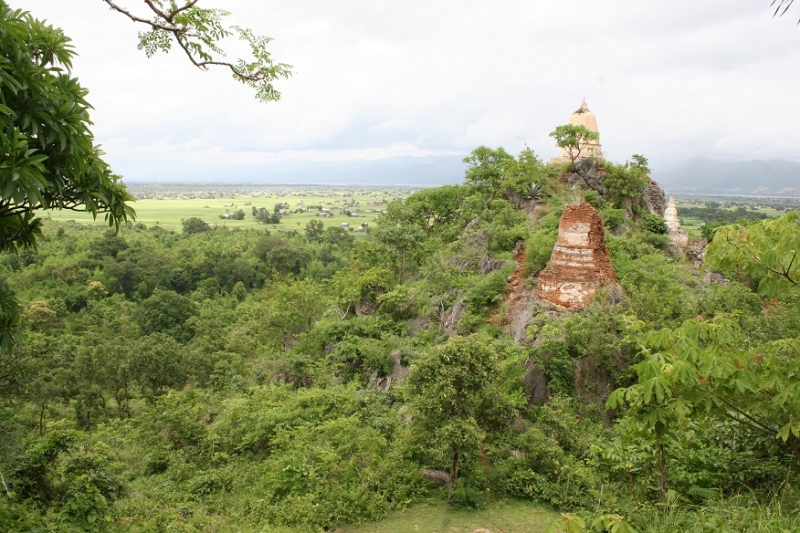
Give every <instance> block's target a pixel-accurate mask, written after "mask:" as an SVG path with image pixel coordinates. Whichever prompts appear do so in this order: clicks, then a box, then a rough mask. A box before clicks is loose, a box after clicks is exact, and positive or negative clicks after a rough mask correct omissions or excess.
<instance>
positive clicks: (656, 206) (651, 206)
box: [642, 180, 666, 217]
mask: <svg viewBox="0 0 800 533" xmlns="http://www.w3.org/2000/svg"><path fill="white" fill-rule="evenodd" d="M642 201H643V202H644V205H645V206H647V210H648V211H650V212H651V213H653V214H654V215H658V216H660V217H663V216H664V204H665V203H666V195H665V194H664V190H663V189H662V188H661V187H659V186H658V183H656V182H655V181H653V180H650V184H649V185H648V186H647V187H645V189H644V191H642Z"/></svg>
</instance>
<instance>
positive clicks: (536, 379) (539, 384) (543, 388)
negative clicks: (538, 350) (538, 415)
mask: <svg viewBox="0 0 800 533" xmlns="http://www.w3.org/2000/svg"><path fill="white" fill-rule="evenodd" d="M522 386H523V389H524V390H525V395H526V396H527V397H528V401H529V402H530V403H531V405H541V404H543V403H547V400H549V399H550V386H549V382H548V379H547V375H546V374H545V373H544V372H542V371H541V370H540V369H539V368H537V367H536V363H535V362H534V361H533V359H531V358H528V360H527V361H526V362H525V373H524V374H522Z"/></svg>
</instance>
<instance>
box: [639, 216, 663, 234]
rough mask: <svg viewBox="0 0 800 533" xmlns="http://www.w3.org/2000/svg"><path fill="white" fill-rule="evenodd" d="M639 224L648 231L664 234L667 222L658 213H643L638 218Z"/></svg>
mask: <svg viewBox="0 0 800 533" xmlns="http://www.w3.org/2000/svg"><path fill="white" fill-rule="evenodd" d="M639 224H641V226H642V228H644V230H645V231H649V232H650V233H657V234H664V233H666V232H667V223H666V222H665V221H664V219H663V218H661V217H660V216H658V215H653V214H650V215H645V216H643V217H642V218H641V219H640V220H639Z"/></svg>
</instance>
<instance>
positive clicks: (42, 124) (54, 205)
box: [0, 0, 135, 251]
mask: <svg viewBox="0 0 800 533" xmlns="http://www.w3.org/2000/svg"><path fill="white" fill-rule="evenodd" d="M69 42H70V40H69V38H67V37H66V36H65V35H64V33H63V32H62V31H61V30H60V29H57V28H53V27H52V26H48V25H46V24H44V23H43V22H41V21H38V20H36V19H34V18H33V17H31V16H30V15H29V14H28V13H25V12H23V11H12V10H11V9H10V8H9V7H8V5H7V4H6V3H5V1H3V0H0V48H2V51H3V53H2V57H1V58H0V153H2V154H3V160H2V164H0V182H1V183H2V184H3V185H2V188H1V189H0V250H10V251H17V250H19V249H20V248H30V247H33V246H35V244H36V239H37V238H38V237H39V236H40V235H41V219H39V218H37V217H36V212H37V211H39V210H46V209H72V210H75V211H88V212H90V213H91V214H92V215H93V216H94V217H97V215H98V214H100V213H105V218H106V220H107V221H108V223H109V225H111V226H115V227H117V228H118V227H119V225H120V223H122V222H124V221H126V220H128V219H129V218H133V217H134V215H135V213H134V211H133V208H132V207H131V206H130V205H129V202H131V201H133V197H132V196H130V194H128V192H127V191H126V189H125V186H124V185H122V183H121V182H120V181H119V177H118V176H115V175H113V174H112V173H111V170H110V169H109V167H108V165H107V164H106V163H105V162H104V161H103V160H102V158H101V156H102V155H103V153H102V152H101V151H100V149H99V148H98V147H97V146H96V145H95V144H94V137H93V136H92V133H91V131H90V130H89V125H90V124H91V121H90V120H89V109H90V105H89V103H88V102H87V101H86V100H85V96H86V94H87V91H86V89H84V88H83V87H81V86H80V84H79V83H78V80H77V79H76V78H73V77H71V75H70V69H71V68H72V57H73V55H74V52H73V51H72V48H71V46H70V44H69Z"/></svg>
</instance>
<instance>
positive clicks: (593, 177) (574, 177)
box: [567, 159, 605, 194]
mask: <svg viewBox="0 0 800 533" xmlns="http://www.w3.org/2000/svg"><path fill="white" fill-rule="evenodd" d="M604 177H605V171H604V170H602V169H600V168H598V166H597V161H596V160H594V159H579V160H578V161H576V162H575V172H573V173H572V174H570V175H569V176H567V186H569V187H581V188H583V189H593V190H595V191H597V192H599V193H600V194H602V193H603V191H604V188H603V185H602V182H603V178H604Z"/></svg>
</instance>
